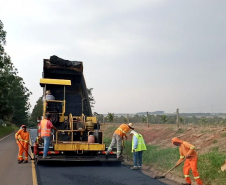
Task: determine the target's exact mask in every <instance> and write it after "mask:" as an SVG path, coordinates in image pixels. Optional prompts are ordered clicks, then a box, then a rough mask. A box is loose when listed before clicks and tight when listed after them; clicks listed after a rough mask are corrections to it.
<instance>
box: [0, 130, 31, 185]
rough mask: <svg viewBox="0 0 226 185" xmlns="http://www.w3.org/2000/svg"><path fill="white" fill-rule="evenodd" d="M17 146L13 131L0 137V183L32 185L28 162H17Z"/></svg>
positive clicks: (5, 184) (4, 184) (3, 184)
mask: <svg viewBox="0 0 226 185" xmlns="http://www.w3.org/2000/svg"><path fill="white" fill-rule="evenodd" d="M17 155H18V146H17V144H16V140H15V133H12V134H11V135H9V136H8V137H6V138H3V139H0V184H2V185H32V184H33V180H32V167H31V162H30V161H29V163H26V164H24V163H21V164H18V163H17Z"/></svg>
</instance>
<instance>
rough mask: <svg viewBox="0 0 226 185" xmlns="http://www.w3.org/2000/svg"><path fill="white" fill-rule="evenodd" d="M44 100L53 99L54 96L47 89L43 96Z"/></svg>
mask: <svg viewBox="0 0 226 185" xmlns="http://www.w3.org/2000/svg"><path fill="white" fill-rule="evenodd" d="M44 100H55V97H54V96H53V95H52V93H51V91H50V90H47V91H46V93H45V96H44V97H43V101H44Z"/></svg>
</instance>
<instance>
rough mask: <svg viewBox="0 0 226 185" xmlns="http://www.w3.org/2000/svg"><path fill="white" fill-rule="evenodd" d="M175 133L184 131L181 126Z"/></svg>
mask: <svg viewBox="0 0 226 185" xmlns="http://www.w3.org/2000/svg"><path fill="white" fill-rule="evenodd" d="M176 133H177V134H182V133H184V130H183V129H182V128H179V129H178V130H177V131H176Z"/></svg>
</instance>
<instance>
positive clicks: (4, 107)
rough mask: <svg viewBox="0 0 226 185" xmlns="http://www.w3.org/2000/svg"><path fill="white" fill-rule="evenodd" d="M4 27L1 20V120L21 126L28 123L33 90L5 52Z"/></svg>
mask: <svg viewBox="0 0 226 185" xmlns="http://www.w3.org/2000/svg"><path fill="white" fill-rule="evenodd" d="M3 28H4V25H3V23H2V21H1V20H0V120H1V121H4V122H11V123H14V124H16V125H17V126H20V125H22V124H28V118H29V115H28V114H29V108H30V103H29V97H30V95H31V92H30V91H29V89H28V88H26V86H25V83H24V81H23V78H21V77H20V76H19V75H18V70H17V69H16V68H15V66H14V65H13V63H12V61H11V58H10V56H9V55H8V54H7V53H6V52H5V48H4V46H5V44H6V31H5V30H4V29H3Z"/></svg>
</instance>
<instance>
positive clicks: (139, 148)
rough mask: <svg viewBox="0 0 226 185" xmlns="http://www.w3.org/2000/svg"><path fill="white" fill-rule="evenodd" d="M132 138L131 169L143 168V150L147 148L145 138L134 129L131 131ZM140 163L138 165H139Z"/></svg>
mask: <svg viewBox="0 0 226 185" xmlns="http://www.w3.org/2000/svg"><path fill="white" fill-rule="evenodd" d="M130 135H132V136H133V138H132V153H133V167H131V168H130V169H131V170H138V169H139V170H141V166H142V156H143V151H145V150H147V148H146V145H145V142H144V138H143V136H142V135H141V134H138V133H137V132H135V131H134V130H132V131H131V132H130ZM137 164H138V165H137Z"/></svg>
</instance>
